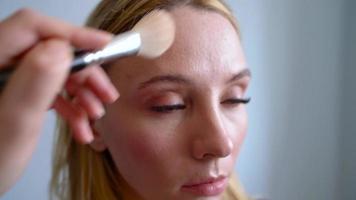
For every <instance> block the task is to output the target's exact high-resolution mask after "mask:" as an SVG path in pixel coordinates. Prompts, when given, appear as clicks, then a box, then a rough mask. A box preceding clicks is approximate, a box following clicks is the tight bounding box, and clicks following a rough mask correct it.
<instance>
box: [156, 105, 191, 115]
mask: <svg viewBox="0 0 356 200" xmlns="http://www.w3.org/2000/svg"><path fill="white" fill-rule="evenodd" d="M185 108H186V106H185V105H184V104H174V105H162V106H152V107H151V110H152V111H154V112H159V113H170V112H173V111H175V110H183V109H185Z"/></svg>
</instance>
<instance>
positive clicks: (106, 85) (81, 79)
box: [66, 66, 119, 103]
mask: <svg viewBox="0 0 356 200" xmlns="http://www.w3.org/2000/svg"><path fill="white" fill-rule="evenodd" d="M83 86H85V87H87V88H88V89H90V90H91V91H93V93H94V94H95V95H96V96H97V97H98V98H99V99H100V100H101V101H102V102H104V103H113V102H114V101H116V100H117V98H119V92H118V91H117V89H116V87H115V86H114V85H113V83H112V82H111V81H110V78H109V77H108V76H107V74H106V73H105V71H104V70H103V69H102V68H101V67H100V66H92V67H89V68H87V69H85V70H82V71H81V72H78V73H75V74H73V75H71V76H70V77H69V79H68V81H67V84H66V89H67V90H68V92H69V93H70V94H71V95H75V94H76V92H77V91H78V90H79V88H81V87H83Z"/></svg>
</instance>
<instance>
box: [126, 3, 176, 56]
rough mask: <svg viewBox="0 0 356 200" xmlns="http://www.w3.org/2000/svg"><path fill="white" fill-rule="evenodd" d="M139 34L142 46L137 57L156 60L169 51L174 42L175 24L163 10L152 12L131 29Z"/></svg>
mask: <svg viewBox="0 0 356 200" xmlns="http://www.w3.org/2000/svg"><path fill="white" fill-rule="evenodd" d="M132 30H133V31H135V32H138V33H140V36H141V41H142V45H141V48H140V50H139V52H138V55H140V56H144V57H148V58H156V57H159V56H160V55H162V54H163V53H164V52H165V51H167V50H168V49H169V47H170V46H171V45H172V43H173V41H174V36H175V24H174V20H173V18H172V16H171V15H170V14H169V13H168V12H167V11H164V10H154V11H152V12H150V13H149V14H147V15H146V16H144V17H143V18H142V19H141V20H140V21H139V22H138V23H137V24H136V25H135V27H134V28H133V29H132Z"/></svg>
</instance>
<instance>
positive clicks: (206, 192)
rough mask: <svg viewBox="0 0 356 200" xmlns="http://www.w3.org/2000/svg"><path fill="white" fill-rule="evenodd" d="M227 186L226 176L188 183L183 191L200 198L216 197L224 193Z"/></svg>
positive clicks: (182, 188)
mask: <svg viewBox="0 0 356 200" xmlns="http://www.w3.org/2000/svg"><path fill="white" fill-rule="evenodd" d="M226 185H227V178H226V177H225V176H220V177H218V178H214V177H209V178H205V179H202V180H200V181H192V182H189V183H186V184H184V185H183V186H182V187H181V190H182V191H183V192H188V193H191V194H194V195H198V196H216V195H219V194H221V193H222V192H224V190H225V188H226Z"/></svg>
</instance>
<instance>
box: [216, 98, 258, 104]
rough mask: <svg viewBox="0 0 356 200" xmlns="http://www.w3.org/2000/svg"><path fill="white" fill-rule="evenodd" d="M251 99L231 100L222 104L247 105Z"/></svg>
mask: <svg viewBox="0 0 356 200" xmlns="http://www.w3.org/2000/svg"><path fill="white" fill-rule="evenodd" d="M250 101H251V98H231V99H227V100H225V101H223V102H222V103H223V104H248V103H250Z"/></svg>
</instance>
